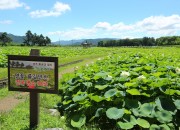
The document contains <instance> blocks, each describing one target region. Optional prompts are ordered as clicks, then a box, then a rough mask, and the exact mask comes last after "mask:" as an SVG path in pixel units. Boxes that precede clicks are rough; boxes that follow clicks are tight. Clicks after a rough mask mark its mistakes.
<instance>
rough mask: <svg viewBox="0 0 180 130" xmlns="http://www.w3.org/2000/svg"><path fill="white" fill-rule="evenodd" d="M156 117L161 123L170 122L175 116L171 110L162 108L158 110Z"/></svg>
mask: <svg viewBox="0 0 180 130" xmlns="http://www.w3.org/2000/svg"><path fill="white" fill-rule="evenodd" d="M156 118H157V120H158V121H159V122H161V123H168V122H170V121H172V119H173V117H172V115H171V113H170V112H169V111H166V110H161V111H157V112H156Z"/></svg>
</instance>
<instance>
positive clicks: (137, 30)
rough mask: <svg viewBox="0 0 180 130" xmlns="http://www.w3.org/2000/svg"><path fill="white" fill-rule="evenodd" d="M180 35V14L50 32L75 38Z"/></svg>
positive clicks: (99, 23) (102, 23) (62, 36)
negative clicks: (129, 22)
mask: <svg viewBox="0 0 180 130" xmlns="http://www.w3.org/2000/svg"><path fill="white" fill-rule="evenodd" d="M178 34H179V35H180V16H179V15H171V16H150V17H147V18H144V19H143V20H141V21H137V22H134V23H131V24H125V23H123V22H119V23H116V24H111V23H108V22H97V23H96V24H95V25H94V26H92V27H91V28H86V29H85V28H74V29H72V30H68V31H55V32H50V33H49V35H58V36H61V39H63V38H64V39H74V38H79V39H80V38H103V37H114V38H139V37H144V36H149V37H160V36H166V35H178Z"/></svg>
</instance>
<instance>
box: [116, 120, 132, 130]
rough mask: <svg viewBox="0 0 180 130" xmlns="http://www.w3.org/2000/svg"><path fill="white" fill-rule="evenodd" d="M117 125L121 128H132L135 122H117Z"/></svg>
mask: <svg viewBox="0 0 180 130" xmlns="http://www.w3.org/2000/svg"><path fill="white" fill-rule="evenodd" d="M117 125H118V126H119V127H120V128H121V129H126V130H128V129H132V128H133V127H134V125H133V124H131V123H129V122H120V121H119V122H117Z"/></svg>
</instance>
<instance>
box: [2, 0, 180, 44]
mask: <svg viewBox="0 0 180 130" xmlns="http://www.w3.org/2000/svg"><path fill="white" fill-rule="evenodd" d="M179 5H180V0H0V32H7V33H12V34H14V35H20V36H23V35H25V33H26V32H27V30H31V32H32V33H37V34H43V35H44V36H48V37H50V38H51V40H52V41H59V40H75V39H84V38H92V39H93V38H140V37H144V36H148V37H155V38H157V37H161V36H172V35H180V7H179Z"/></svg>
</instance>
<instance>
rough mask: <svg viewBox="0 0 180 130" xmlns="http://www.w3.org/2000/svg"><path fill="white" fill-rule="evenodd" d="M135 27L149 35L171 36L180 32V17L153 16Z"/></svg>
mask: <svg viewBox="0 0 180 130" xmlns="http://www.w3.org/2000/svg"><path fill="white" fill-rule="evenodd" d="M135 26H136V28H139V29H140V30H141V31H143V32H147V33H148V34H159V35H171V34H175V33H176V32H177V31H180V16H179V15H171V16H167V17H165V16H151V17H148V18H145V19H144V20H142V21H139V22H137V23H136V24H135Z"/></svg>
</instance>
